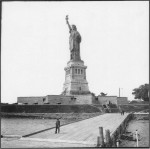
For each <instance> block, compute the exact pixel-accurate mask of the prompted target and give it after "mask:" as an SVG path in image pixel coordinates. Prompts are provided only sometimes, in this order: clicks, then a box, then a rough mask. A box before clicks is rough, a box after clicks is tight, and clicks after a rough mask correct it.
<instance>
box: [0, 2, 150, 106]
mask: <svg viewBox="0 0 150 149" xmlns="http://www.w3.org/2000/svg"><path fill="white" fill-rule="evenodd" d="M66 15H69V23H70V24H75V25H76V26H77V30H78V31H79V33H80V34H81V37H82V42H81V44H80V48H81V49H80V52H81V59H82V60H83V61H84V64H85V65H86V66H87V70H86V75H87V76H86V78H87V81H88V85H89V90H90V91H91V92H93V93H95V94H96V95H99V94H100V93H101V92H104V93H107V95H108V96H119V88H121V89H120V95H121V97H122V96H123V97H128V99H129V100H133V99H134V96H133V95H132V90H133V89H134V88H137V87H139V86H140V85H142V84H145V83H149V2H148V1H99V2H98V1H95V2H94V1H93V2H92V1H91V2H90V1H86V2H83V1H82V2H80V1H78V2H73V1H72V2H71V1H70V2H50V1H45V2H42V1H41V2H40V1H36V2H24V1H20V2H19V1H18V2H15V1H14V2H2V20H1V24H2V28H1V30H2V32H1V43H2V44H1V102H4V103H15V102H17V97H23V96H46V95H58V94H61V93H62V91H63V83H64V82H65V71H64V68H65V67H66V66H67V62H68V61H69V60H70V51H69V29H68V26H67V24H66V20H65V17H66Z"/></svg>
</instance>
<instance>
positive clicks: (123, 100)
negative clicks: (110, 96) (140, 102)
mask: <svg viewBox="0 0 150 149" xmlns="http://www.w3.org/2000/svg"><path fill="white" fill-rule="evenodd" d="M117 103H118V105H121V104H128V98H127V97H117Z"/></svg>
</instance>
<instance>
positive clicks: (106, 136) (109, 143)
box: [105, 129, 111, 147]
mask: <svg viewBox="0 0 150 149" xmlns="http://www.w3.org/2000/svg"><path fill="white" fill-rule="evenodd" d="M105 140H106V142H105V143H106V147H111V138H110V131H109V129H107V130H105Z"/></svg>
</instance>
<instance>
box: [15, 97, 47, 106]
mask: <svg viewBox="0 0 150 149" xmlns="http://www.w3.org/2000/svg"><path fill="white" fill-rule="evenodd" d="M44 102H45V96H40V97H18V98H17V103H20V104H26V103H27V104H28V105H33V104H39V105H42V104H44Z"/></svg>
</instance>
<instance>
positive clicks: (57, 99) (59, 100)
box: [46, 95, 75, 105]
mask: <svg viewBox="0 0 150 149" xmlns="http://www.w3.org/2000/svg"><path fill="white" fill-rule="evenodd" d="M46 101H48V103H49V104H50V105H56V104H63V105H67V104H75V100H74V99H73V96H64V95H47V96H46Z"/></svg>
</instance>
